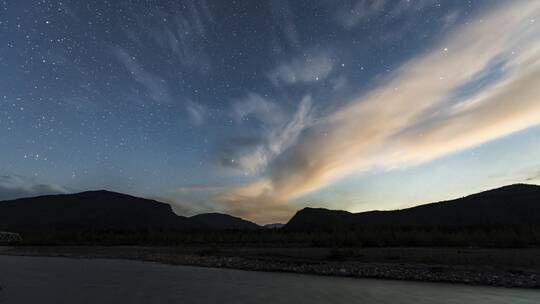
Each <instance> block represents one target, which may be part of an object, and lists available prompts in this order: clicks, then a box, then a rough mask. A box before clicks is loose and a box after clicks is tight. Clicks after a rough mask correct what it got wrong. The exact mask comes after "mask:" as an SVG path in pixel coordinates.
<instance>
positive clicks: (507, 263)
mask: <svg viewBox="0 0 540 304" xmlns="http://www.w3.org/2000/svg"><path fill="white" fill-rule="evenodd" d="M0 255H12V256H48V257H70V258H90V259H91V258H112V259H128V260H140V261H148V262H157V263H163V264H174V265H191V266H203V267H217V268H232V269H242V270H252V271H270V272H292V273H303V274H315V275H326V276H344V277H358V278H377V279H394V280H414V281H426V282H448V283H462V284H472V285H489V286H504V287H520V288H540V261H538V259H537V257H538V256H540V249H470V248H360V249H350V248H346V249H328V248H228V247H226V248H216V247H206V246H205V247H137V246H114V247H112V246H111V247H106V246H40V247H37V246H36V247H33V246H32V247H31V246H20V247H2V248H1V249H0Z"/></svg>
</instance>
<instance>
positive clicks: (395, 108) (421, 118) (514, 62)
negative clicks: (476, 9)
mask: <svg viewBox="0 0 540 304" xmlns="http://www.w3.org/2000/svg"><path fill="white" fill-rule="evenodd" d="M539 16H540V3H537V2H530V1H517V2H512V3H511V4H505V5H502V6H498V7H497V8H495V9H493V10H492V11H491V12H489V13H487V14H485V15H483V16H477V17H478V18H476V19H471V20H470V21H469V22H468V24H464V25H463V26H461V27H458V28H457V29H456V30H455V31H453V32H452V33H449V34H448V35H447V36H446V37H444V38H443V39H442V40H441V41H440V43H438V44H437V45H435V46H434V47H433V48H432V49H431V51H429V52H426V53H423V54H421V55H418V56H417V57H416V58H413V59H411V60H410V61H408V62H406V63H405V64H403V65H402V66H401V67H400V68H399V69H397V70H396V71H395V72H393V73H392V74H391V75H390V76H389V77H388V78H387V79H386V80H385V81H382V82H381V83H380V85H379V86H377V87H375V88H374V89H372V90H371V91H369V92H367V93H365V94H362V95H361V96H358V97H357V98H355V99H353V100H352V101H351V102H350V103H348V104H347V105H345V106H343V107H342V108H340V109H338V110H336V111H335V112H333V113H331V114H329V115H327V116H325V117H321V118H319V119H318V122H317V123H316V124H312V125H310V126H309V127H308V128H307V129H305V130H304V131H303V132H302V134H301V136H299V137H298V139H297V141H295V143H294V144H293V145H292V146H291V147H290V148H289V149H286V150H285V151H283V152H284V153H281V154H279V155H278V156H276V157H275V159H274V160H273V161H272V162H269V163H268V168H267V171H268V174H267V175H265V176H264V177H262V178H261V179H260V180H257V181H255V182H253V183H250V184H248V185H245V186H241V187H237V188H233V189H230V190H229V191H227V192H225V193H223V195H222V196H221V201H222V202H224V203H225V204H226V205H228V206H231V209H232V210H235V211H236V212H238V213H242V214H252V215H253V216H255V217H256V218H253V219H257V220H259V221H265V220H274V219H276V218H273V215H272V212H270V211H268V213H259V214H258V215H257V214H255V213H253V210H255V209H257V208H259V206H263V209H269V210H272V208H273V207H275V208H276V210H280V211H281V210H283V208H284V206H286V202H288V201H289V200H291V199H293V198H296V197H299V196H301V195H304V194H306V193H309V192H311V191H314V190H317V189H320V188H321V187H324V186H326V185H328V184H330V183H333V182H335V181H337V180H339V179H341V178H343V177H345V176H347V175H349V174H352V173H356V172H363V171H367V170H370V169H375V168H386V169H392V168H396V167H403V166H411V165H415V164H420V163H423V162H427V161H430V160H432V159H435V158H437V157H441V156H443V155H446V154H448V153H452V152H455V151H459V150H463V149H467V148H470V147H473V146H475V145H478V144H481V143H484V142H487V141H490V140H493V139H496V138H500V137H502V136H505V135H508V134H511V133H513V132H516V131H519V130H522V129H525V128H528V127H531V126H533V125H536V124H539V123H540V102H538V100H539V98H540V87H539V86H538V83H540V41H539V39H538V37H539V35H540V28H538V27H535V26H534V25H533V23H532V20H534V19H538V17H539ZM501 24H504V25H505V26H504V27H501V26H500V25H501ZM494 28H497V29H498V30H497V31H494V30H493V29H494ZM501 60H502V62H503V64H502V65H503V67H502V69H503V71H504V73H503V76H502V77H497V78H496V79H495V80H494V81H492V82H491V83H489V85H487V86H482V87H481V89H480V90H479V91H476V92H473V93H472V94H468V95H467V96H463V97H462V98H457V99H456V97H455V96H459V94H456V92H459V91H460V90H461V89H462V88H463V87H464V86H466V85H467V84H468V83H469V82H470V81H471V80H472V79H475V77H476V76H477V75H480V74H482V73H486V71H487V72H489V69H491V68H492V67H493V62H497V61H501ZM278 213H279V212H278Z"/></svg>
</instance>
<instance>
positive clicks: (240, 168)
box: [0, 0, 540, 223]
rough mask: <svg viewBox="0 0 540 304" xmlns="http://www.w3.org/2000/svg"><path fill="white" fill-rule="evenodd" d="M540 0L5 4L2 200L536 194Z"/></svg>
mask: <svg viewBox="0 0 540 304" xmlns="http://www.w3.org/2000/svg"><path fill="white" fill-rule="evenodd" d="M539 23H540V1H525V0H523V1H514V0H508V1H493V0H485V1H481V0H480V1H435V0H434V1H430V0H410V1H407V0H401V1H398V0H395V1H394V0H392V1H390V0H372V1H368V0H355V1H330V0H328V1H288V2H287V1H286V0H283V1H281V0H276V1H248V0H246V1H219V0H216V1H195V0H193V1H157V0H156V1H116V0H111V1H90V0H88V1H70V0H64V1H53V0H47V1H45V0H43V1H30V0H7V1H0V199H11V198H16V197H24V196H30V195H40V194H49V193H67V192H78V191H85V190H90V189H102V188H104V189H108V190H112V191H119V192H124V193H129V194H132V195H138V196H143V197H149V198H155V199H159V200H161V201H164V202H168V203H171V204H173V206H174V208H175V211H177V213H179V214H184V215H191V214H196V213H201V212H208V211H217V212H227V213H231V214H234V215H237V216H242V217H246V218H248V219H251V220H254V221H256V222H258V223H269V222H275V221H286V220H287V219H288V218H289V217H290V216H291V215H292V214H293V213H294V212H295V211H296V210H298V209H300V208H302V207H304V206H313V207H326V208H333V209H345V210H349V211H355V212H357V211H363V210H371V209H394V208H403V207H407V206H413V205H416V204H420V203H426V202H431V201H437V200H443V199H448V198H453V197H459V196H463V195H466V194H469V193H473V192H476V191H480V190H485V189H488V188H493V187H497V186H500V185H505V184H510V183H517V182H525V183H536V184H538V183H540V126H539V124H540V27H539V26H538V25H539Z"/></svg>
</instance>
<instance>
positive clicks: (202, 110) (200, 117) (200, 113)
mask: <svg viewBox="0 0 540 304" xmlns="http://www.w3.org/2000/svg"><path fill="white" fill-rule="evenodd" d="M185 107H186V112H187V113H188V117H189V121H190V122H191V123H192V124H194V125H201V124H202V123H203V122H204V120H205V119H206V112H207V109H206V107H205V106H203V105H201V104H199V103H196V102H193V101H191V100H187V101H186V102H185Z"/></svg>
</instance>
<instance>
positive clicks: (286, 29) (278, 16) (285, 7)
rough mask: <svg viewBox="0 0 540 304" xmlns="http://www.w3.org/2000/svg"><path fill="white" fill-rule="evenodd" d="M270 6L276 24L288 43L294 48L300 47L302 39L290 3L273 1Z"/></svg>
mask: <svg viewBox="0 0 540 304" xmlns="http://www.w3.org/2000/svg"><path fill="white" fill-rule="evenodd" d="M270 4H271V6H272V15H273V16H274V19H275V22H274V24H275V25H276V26H277V27H278V28H279V30H280V31H281V33H282V34H283V36H284V37H285V40H286V41H287V43H288V44H289V45H290V46H292V47H294V48H298V47H300V38H299V34H298V30H297V29H296V24H295V22H294V14H293V12H292V9H291V6H290V5H289V2H288V1H287V0H276V1H271V2H270Z"/></svg>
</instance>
